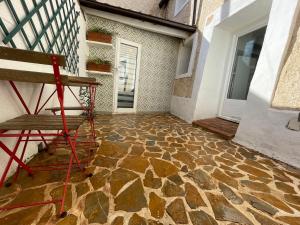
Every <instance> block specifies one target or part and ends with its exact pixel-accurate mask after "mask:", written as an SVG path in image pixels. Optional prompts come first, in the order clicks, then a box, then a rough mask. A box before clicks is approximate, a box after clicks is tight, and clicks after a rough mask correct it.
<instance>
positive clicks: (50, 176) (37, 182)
mask: <svg viewBox="0 0 300 225" xmlns="http://www.w3.org/2000/svg"><path fill="white" fill-rule="evenodd" d="M64 160H65V159H64ZM38 163H39V164H40V163H41V162H38ZM22 172H23V171H21V173H20V175H19V177H18V181H20V180H21V181H22V182H20V184H21V186H22V188H23V189H26V188H33V187H37V186H41V185H44V184H49V183H54V182H61V181H62V180H64V179H65V178H66V174H65V173H64V172H62V171H59V170H56V171H52V172H51V173H49V171H37V172H35V173H34V179H32V177H30V176H28V174H27V173H25V171H24V172H23V173H22ZM1 189H3V188H1Z"/></svg>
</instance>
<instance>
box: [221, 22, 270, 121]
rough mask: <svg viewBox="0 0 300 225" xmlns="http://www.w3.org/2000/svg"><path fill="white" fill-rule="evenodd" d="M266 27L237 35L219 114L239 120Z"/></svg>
mask: <svg viewBox="0 0 300 225" xmlns="http://www.w3.org/2000/svg"><path fill="white" fill-rule="evenodd" d="M265 32H266V27H262V28H260V29H257V30H254V31H251V32H249V33H246V34H243V35H240V36H238V38H237V43H236V48H235V53H234V56H233V57H234V59H233V66H232V69H231V73H230V80H229V86H228V89H227V94H226V96H225V99H224V102H223V108H222V112H221V116H223V117H226V118H230V119H232V120H235V121H239V120H240V119H241V116H242V114H243V111H244V108H245V104H246V100H247V96H248V92H249V88H250V84H251V81H252V78H253V75H254V72H255V69H256V65H257V62H258V59H259V56H260V52H261V49H262V45H263V42H264V37H265Z"/></svg>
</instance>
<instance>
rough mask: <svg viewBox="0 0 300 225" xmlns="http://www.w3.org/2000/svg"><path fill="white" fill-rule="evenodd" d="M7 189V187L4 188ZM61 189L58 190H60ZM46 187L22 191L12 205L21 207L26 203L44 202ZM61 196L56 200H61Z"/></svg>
mask: <svg viewBox="0 0 300 225" xmlns="http://www.w3.org/2000/svg"><path fill="white" fill-rule="evenodd" d="M3 188H5V187H3ZM59 188H60V187H58V188H56V189H59ZM45 189H46V188H45V187H41V188H34V189H29V190H24V191H20V192H19V193H18V195H17V196H16V198H15V199H14V200H13V201H11V202H10V205H19V204H22V203H24V202H41V201H43V200H45V194H44V192H45ZM56 189H55V190H54V191H52V192H51V193H53V192H55V191H56ZM60 198H61V196H59V197H58V198H56V199H60Z"/></svg>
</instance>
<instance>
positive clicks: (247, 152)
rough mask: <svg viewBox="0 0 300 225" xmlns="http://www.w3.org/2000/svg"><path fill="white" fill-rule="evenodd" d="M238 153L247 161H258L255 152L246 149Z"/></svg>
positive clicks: (240, 149)
mask: <svg viewBox="0 0 300 225" xmlns="http://www.w3.org/2000/svg"><path fill="white" fill-rule="evenodd" d="M238 152H239V153H240V154H241V155H242V156H244V157H245V158H247V159H252V160H256V155H257V153H255V152H254V151H250V150H246V149H244V148H238Z"/></svg>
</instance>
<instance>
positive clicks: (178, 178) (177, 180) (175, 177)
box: [167, 174, 183, 185]
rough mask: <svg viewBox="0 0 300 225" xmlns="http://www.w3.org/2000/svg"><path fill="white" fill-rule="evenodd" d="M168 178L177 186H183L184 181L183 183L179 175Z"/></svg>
mask: <svg viewBox="0 0 300 225" xmlns="http://www.w3.org/2000/svg"><path fill="white" fill-rule="evenodd" d="M167 178H168V180H170V181H172V182H173V183H174V184H177V185H182V184H183V181H182V179H181V177H180V176H179V175H178V174H174V175H171V176H168V177H167Z"/></svg>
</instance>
